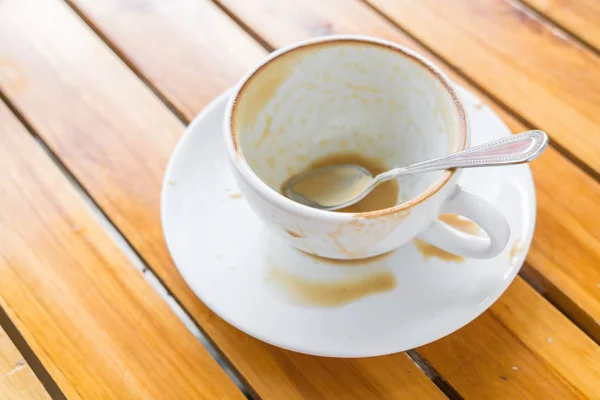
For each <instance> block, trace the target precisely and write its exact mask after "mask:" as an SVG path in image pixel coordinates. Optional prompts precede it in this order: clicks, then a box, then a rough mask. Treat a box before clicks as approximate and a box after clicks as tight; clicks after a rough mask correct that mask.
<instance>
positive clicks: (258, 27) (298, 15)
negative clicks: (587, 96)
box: [75, 1, 597, 394]
mask: <svg viewBox="0 0 600 400" xmlns="http://www.w3.org/2000/svg"><path fill="white" fill-rule="evenodd" d="M321 3H322V4H319V3H317V2H313V3H311V2H303V3H302V4H300V3H294V4H290V3H289V2H288V3H285V2H284V3H279V4H280V5H279V6H277V5H274V4H273V3H269V5H268V7H267V6H265V7H263V8H258V10H257V11H256V12H257V15H258V16H262V17H261V19H258V20H252V18H244V16H243V15H242V14H239V13H237V12H238V11H239V9H238V8H236V7H241V6H240V4H242V5H244V4H246V5H248V4H247V3H244V2H238V3H235V4H232V3H227V2H225V3H223V4H224V5H225V6H226V7H227V6H229V7H231V6H232V5H235V6H236V7H231V8H230V11H231V12H232V13H233V14H235V15H236V16H237V17H240V18H241V19H242V21H243V22H244V23H245V24H247V25H249V26H250V27H251V28H252V29H253V30H255V31H256V32H257V33H258V34H259V35H260V36H261V37H262V38H263V39H264V40H265V41H267V42H270V43H272V44H273V45H274V46H279V45H282V44H284V43H288V42H289V41H291V40H296V39H302V38H305V37H308V36H310V35H312V34H315V33H322V32H324V30H328V31H329V32H331V31H335V30H336V29H339V30H338V31H339V32H359V33H369V34H374V35H378V36H383V37H388V38H390V39H392V40H396V41H399V40H398V38H401V37H400V35H399V33H398V32H397V30H395V29H394V28H393V27H391V26H390V25H389V24H386V23H385V21H383V20H382V19H380V18H375V17H373V15H374V14H373V13H370V14H365V13H367V11H368V8H367V7H364V6H362V7H361V8H360V9H359V8H357V7H358V6H352V4H359V3H353V2H345V3H344V4H343V6H342V5H341V3H340V2H338V3H335V2H333V3H332V2H326V3H323V2H321ZM75 4H76V5H78V6H80V7H81V10H82V12H83V13H84V14H85V15H86V17H87V18H88V19H89V20H90V21H91V22H92V23H93V24H94V25H95V26H97V28H98V29H99V30H100V31H101V32H103V34H104V35H106V36H107V37H108V38H109V39H110V41H111V42H112V43H113V44H114V45H115V46H116V47H118V48H119V49H120V51H122V53H123V54H126V55H128V56H130V57H131V59H132V60H137V62H135V61H134V64H135V65H136V67H138V68H139V69H140V70H141V71H142V72H143V73H144V75H145V76H156V77H160V79H159V80H158V81H153V84H154V86H156V87H158V88H173V89H172V90H173V91H174V92H173V93H180V95H178V96H181V93H185V87H184V86H185V80H183V79H180V78H179V76H178V75H177V73H176V71H177V69H178V68H181V66H173V65H172V63H170V62H168V59H167V58H165V57H159V58H160V59H161V60H163V61H162V62H154V63H152V64H150V63H148V64H144V63H143V61H142V62H140V60H143V59H142V57H143V55H144V54H145V53H147V52H148V50H149V48H148V47H147V45H146V44H145V43H144V42H139V41H132V40H131V39H130V38H129V29H130V27H127V26H123V25H122V24H116V23H115V21H117V20H118V14H119V13H121V12H123V8H124V7H123V5H124V4H125V8H126V9H127V5H128V4H130V3H128V2H122V1H120V2H117V1H112V2H103V3H102V4H98V3H94V2H85V1H83V2H75ZM203 4H205V3H202V2H196V3H195V6H196V7H202V5H203ZM207 4H209V5H207V6H206V7H209V8H208V9H210V10H213V11H214V9H213V8H212V6H211V5H210V3H207ZM257 4H259V3H256V2H254V3H253V4H252V5H248V8H252V9H255V8H254V6H256V5H257ZM172 7H174V8H177V7H176V6H172ZM328 7H329V8H328ZM353 7H354V8H353ZM353 9H356V10H358V11H357V12H356V13H350V12H349V11H348V10H353ZM279 10H284V11H285V10H288V11H287V14H285V15H281V14H278V11H279ZM134 11H135V10H133V11H132V10H130V9H128V11H127V12H128V13H129V14H128V21H130V22H131V21H135V18H134V17H136V18H146V19H148V18H152V19H153V21H154V23H153V26H157V25H160V24H166V25H167V26H170V25H172V24H175V21H173V19H172V18H171V17H169V18H161V13H163V14H164V13H167V14H168V15H181V11H180V10H173V9H171V10H170V11H166V10H164V9H163V10H161V13H158V12H157V13H154V12H150V13H149V12H148V10H145V12H144V13H143V14H141V15H140V13H137V12H134ZM334 12H335V14H334ZM148 14H151V16H149V15H148ZM349 15H351V16H352V18H350V17H349ZM368 15H371V17H368ZM269 21H280V23H281V24H283V22H281V21H286V22H285V24H284V25H285V26H286V27H287V28H288V29H287V30H284V31H282V30H280V29H282V27H280V26H279V25H278V23H276V22H273V23H270V22H269ZM298 21H301V22H298ZM333 21H335V22H333ZM340 24H341V25H342V26H343V28H340ZM344 24H345V25H344ZM133 25H135V24H133ZM382 26H383V27H384V28H381V27H382ZM173 29H174V28H168V27H165V28H161V30H160V31H161V32H162V33H164V32H169V31H172V30H173ZM195 29H196V30H195V31H193V32H189V34H187V35H185V34H179V35H174V36H171V37H170V38H169V43H170V46H171V49H170V50H169V51H175V50H173V48H177V47H179V46H181V48H183V49H185V48H186V47H187V45H186V43H187V42H188V41H189V40H190V39H189V37H193V36H194V35H195V34H199V33H198V31H197V29H198V28H197V27H195ZM290 32H291V33H290ZM298 32H300V34H298ZM307 32H308V33H307ZM294 35H295V36H294ZM292 36H293V37H292ZM152 37H153V34H150V33H149V34H148V35H147V36H146V38H147V39H149V41H151V38H152ZM180 37H183V38H184V39H183V40H180V39H179V38H180ZM236 40H237V39H236ZM245 40H247V38H246V39H245ZM278 40H279V41H278ZM180 42H181V44H180ZM232 47H236V46H233V45H232ZM156 51H159V50H156ZM195 62H197V61H195ZM205 62H207V61H202V62H200V63H197V64H193V65H186V66H185V68H186V69H192V70H196V71H202V70H203V68H204V67H203V65H204V63H205ZM167 81H168V82H167ZM178 82H179V83H178ZM232 84H233V82H232ZM178 85H182V87H180V88H177V86H178ZM166 97H168V98H173V97H175V95H174V94H167V95H166ZM182 101H183V102H185V100H182ZM186 115H187V113H186ZM553 154H554V158H552V159H551V161H550V162H555V161H556V160H557V161H558V162H559V163H562V165H564V166H565V167H566V168H571V169H575V170H576V168H575V167H574V166H572V165H571V164H570V163H568V161H566V160H564V159H563V158H562V157H561V156H560V155H558V154H557V153H555V152H554V153H553ZM166 272H168V271H166ZM165 281H166V280H165ZM519 291H523V293H524V295H531V294H535V293H534V292H533V290H532V289H531V288H529V287H528V286H526V285H524V284H522V283H521V286H520V289H519ZM175 292H176V293H178V294H179V292H177V291H175ZM515 296H516V295H515ZM515 296H513V297H512V298H511V299H509V300H512V301H515ZM188 304H189V303H186V305H188ZM536 304H538V307H541V308H542V309H543V310H553V308H552V307H551V306H550V305H548V304H547V303H546V302H545V301H544V300H543V299H539V302H538V303H536ZM188 306H189V305H188ZM532 307H533V305H532ZM533 309H534V308H532V310H533ZM195 315H196V314H195ZM550 315H554V314H550ZM200 321H201V322H203V321H202V320H200ZM492 324H493V325H499V322H497V321H496V322H493V323H492ZM554 326H558V327H561V328H562V329H566V330H567V331H571V333H572V335H571V336H573V337H575V338H576V339H577V342H578V343H581V344H582V347H583V348H585V349H586V351H588V352H589V353H590V354H591V356H590V359H591V360H594V357H597V353H595V352H594V351H595V350H594V349H595V346H594V344H593V343H592V342H591V341H590V340H589V339H588V338H586V337H585V336H584V335H583V334H582V333H581V332H580V331H578V330H577V329H576V328H574V327H573V326H572V325H571V324H570V322H569V321H568V320H566V319H565V318H564V317H562V316H560V315H558V314H557V321H556V323H555V324H554ZM467 329H468V328H467ZM513 329H514V332H512V333H510V334H512V335H516V336H517V337H519V335H520V334H522V335H525V334H526V332H527V331H528V329H529V327H528V326H527V325H526V324H525V325H523V326H521V327H519V326H517V327H514V328H513ZM557 329H558V328H557ZM499 331H501V332H505V333H504V334H506V335H509V333H506V332H510V330H506V329H504V330H501V329H499ZM552 332H554V331H552ZM209 333H210V334H213V330H212V329H209ZM479 334H481V333H479ZM218 335H219V336H224V335H223V333H222V332H219V333H218ZM508 342H509V343H513V342H514V341H510V340H508ZM217 343H218V344H219V345H221V346H224V347H226V348H227V347H228V346H230V345H229V344H228V343H225V342H224V341H222V340H221V341H220V340H219V339H217ZM440 346H443V343H442V345H440ZM481 347H484V344H480V345H479V346H478V347H476V348H474V349H473V350H472V353H471V354H473V355H475V354H478V353H481V352H483V354H484V355H486V352H485V351H483V350H482V349H481ZM532 347H533V348H532V349H529V348H528V347H527V346H524V347H523V348H524V350H523V352H521V353H519V356H518V358H515V359H514V360H513V361H515V362H518V361H523V362H524V363H527V364H529V363H531V362H532V361H530V360H534V361H533V365H534V367H533V370H535V371H538V373H539V374H540V375H541V376H546V375H547V379H548V380H549V381H550V382H551V383H552V384H556V385H557V388H559V389H557V390H561V389H560V388H562V389H564V390H566V391H567V392H568V391H569V390H570V389H569V388H571V386H570V384H568V383H564V380H565V378H564V377H562V376H561V375H560V374H559V375H556V374H554V373H553V372H552V371H553V364H554V363H555V360H556V356H557V355H562V356H564V357H566V358H567V359H568V360H569V363H571V362H576V361H577V360H578V357H579V353H577V352H570V353H569V352H566V353H564V354H562V353H561V352H556V353H555V352H554V350H553V349H552V348H548V347H547V346H545V345H543V343H539V342H533V343H532ZM226 353H227V354H228V355H229V356H230V358H231V359H232V360H233V362H234V364H236V363H242V364H241V365H244V363H245V362H246V361H245V360H240V359H239V358H240V355H246V356H247V355H249V351H248V349H246V352H245V353H236V352H232V351H229V352H227V351H226ZM432 353H434V355H433V356H432V357H439V359H437V360H438V364H439V365H441V366H443V365H446V364H450V363H451V361H452V360H453V358H452V357H450V355H446V354H444V353H443V352H439V353H440V354H442V355H440V356H437V355H435V354H436V353H438V352H432ZM538 354H541V356H542V358H541V359H542V360H543V361H540V360H538V359H537V357H538ZM534 355H535V356H534ZM487 356H488V357H490V358H493V357H495V355H494V354H493V353H491V352H490V353H489V354H487ZM466 357H468V354H467V355H466ZM481 357H482V358H484V357H483V356H481ZM307 359H309V358H307ZM546 360H549V361H546ZM430 361H431V360H430ZM546 363H548V364H546ZM340 364H341V363H340ZM538 364H539V365H538ZM236 365H237V364H236ZM584 365H585V366H584V367H583V370H584V371H586V374H584V375H585V377H586V378H589V377H594V376H595V375H594V373H593V370H592V372H589V362H588V363H585V364H584ZM261 367H262V366H257V365H254V366H251V365H247V366H246V365H244V366H243V367H242V368H240V367H239V365H238V368H240V370H241V372H242V373H243V374H244V375H245V376H246V377H247V378H248V375H247V374H248V372H246V371H247V370H248V369H252V368H254V369H255V370H258V369H259V368H261ZM558 367H559V371H560V373H561V374H565V376H567V377H568V380H569V381H572V382H575V384H577V385H579V384H580V383H581V382H580V381H579V378H578V376H577V375H576V374H574V373H573V374H572V373H571V370H569V369H568V368H561V367H560V366H558ZM489 371H490V374H488V375H489V377H490V380H489V381H486V385H484V386H485V387H496V381H495V380H498V379H500V380H501V378H500V374H501V373H500V369H498V367H497V366H494V368H490V369H489ZM494 379H495V380H494ZM249 380H250V383H252V384H254V386H255V389H256V382H258V381H257V378H251V379H249ZM525 383H526V380H523V381H516V382H515V383H514V384H513V385H514V387H515V388H519V385H521V384H525ZM584 383H585V381H584ZM552 384H550V386H542V387H539V388H536V389H535V390H539V391H540V392H535V390H534V392H533V393H537V394H540V393H544V391H545V390H551V389H552ZM265 386H266V385H265ZM463 386H464V384H461V389H463V393H466V394H470V393H471V392H470V390H473V388H468V387H466V386H465V387H463ZM583 386H584V389H585V390H587V392H588V393H589V390H590V388H589V387H585V385H583ZM263 387H264V386H260V390H259V393H262V392H261V390H265V389H263ZM501 389H502V387H501V386H498V387H497V388H496V390H501ZM532 390H533V389H532ZM497 393H498V392H497ZM573 393H578V392H577V390H573Z"/></svg>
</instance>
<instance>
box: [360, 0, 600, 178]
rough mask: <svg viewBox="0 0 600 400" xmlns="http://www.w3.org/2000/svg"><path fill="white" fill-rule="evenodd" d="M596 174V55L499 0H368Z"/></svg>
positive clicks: (599, 119)
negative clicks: (450, 0)
mask: <svg viewBox="0 0 600 400" xmlns="http://www.w3.org/2000/svg"><path fill="white" fill-rule="evenodd" d="M368 2H369V3H371V4H373V5H374V6H375V7H378V8H379V9H380V10H382V11H383V12H385V13H386V14H387V15H388V16H389V17H390V18H391V19H393V20H394V21H395V22H396V23H398V24H399V25H400V26H401V27H402V28H403V29H406V30H407V31H408V32H410V34H411V35H413V36H414V37H416V38H417V40H419V41H421V42H423V43H425V44H427V46H429V47H430V48H431V49H433V51H435V52H437V53H438V54H440V55H441V57H443V58H444V59H445V60H446V61H447V62H448V63H450V64H451V65H453V66H454V67H455V68H458V69H460V70H461V71H463V72H465V73H466V74H467V75H469V77H470V78H472V79H473V80H474V81H476V82H477V84H479V85H480V86H481V87H482V88H484V89H485V90H487V91H489V93H491V94H493V95H494V96H495V97H496V98H497V99H499V100H500V101H502V102H503V103H505V104H506V105H507V106H508V107H510V108H511V109H512V110H515V111H516V112H517V113H518V114H520V115H522V116H523V117H524V118H525V119H526V120H528V121H530V122H531V123H532V124H534V125H536V126H538V127H539V128H540V129H543V130H545V131H547V132H548V134H549V135H550V136H551V138H552V139H553V140H554V141H555V142H556V143H558V144H560V146H562V147H563V148H565V149H567V150H568V151H569V152H571V153H572V154H573V155H574V156H576V157H577V158H579V159H580V160H581V161H582V162H584V163H585V164H587V165H588V166H589V167H590V168H592V169H593V170H595V171H596V172H598V173H600V140H598V135H597V132H598V131H599V130H600V113H599V112H598V104H599V103H600V57H598V56H597V55H596V54H593V53H591V52H590V51H589V50H587V49H585V48H583V47H582V46H578V45H576V44H574V43H573V42H571V41H570V40H569V39H568V38H567V37H566V36H565V35H563V34H561V32H560V31H558V30H557V29H549V28H548V27H547V26H545V25H544V24H543V23H542V22H540V21H539V20H537V19H535V18H532V15H531V14H528V13H526V12H524V11H523V10H522V9H520V8H517V7H515V6H514V5H513V2H509V1H506V0H481V1H471V0H457V1H452V2H448V1H446V0H409V1H393V0H392V1H389V0H368Z"/></svg>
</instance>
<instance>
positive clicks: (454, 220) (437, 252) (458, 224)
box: [413, 214, 481, 262]
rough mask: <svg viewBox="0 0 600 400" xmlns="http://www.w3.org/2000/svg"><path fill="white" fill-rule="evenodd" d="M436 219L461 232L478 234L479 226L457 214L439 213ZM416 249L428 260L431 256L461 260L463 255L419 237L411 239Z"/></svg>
mask: <svg viewBox="0 0 600 400" xmlns="http://www.w3.org/2000/svg"><path fill="white" fill-rule="evenodd" d="M438 219H439V220H440V221H441V222H444V223H446V224H448V225H450V226H452V227H453V228H455V229H458V230H459V231H461V232H464V233H467V234H469V235H473V236H479V234H480V232H481V228H480V227H479V225H477V224H476V223H475V222H473V221H471V220H470V219H468V218H465V217H463V216H462V215H458V214H440V215H439V217H438ZM413 242H414V244H415V246H417V250H419V252H420V253H421V254H422V255H423V258H425V260H429V259H430V258H431V257H436V258H439V259H440V260H443V261H453V262H463V261H464V260H465V258H464V257H461V256H457V255H456V254H452V253H449V252H447V251H445V250H442V249H439V248H437V247H435V246H433V245H431V244H429V243H427V242H425V241H423V240H421V239H414V240H413Z"/></svg>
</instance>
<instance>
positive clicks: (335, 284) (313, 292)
mask: <svg viewBox="0 0 600 400" xmlns="http://www.w3.org/2000/svg"><path fill="white" fill-rule="evenodd" d="M268 277H269V279H270V280H271V281H272V282H273V283H275V284H277V285H278V286H280V287H281V288H282V289H284V290H285V291H286V292H287V293H288V294H289V295H290V296H291V299H292V300H293V301H294V302H295V303H298V304H302V305H309V306H320V307H341V306H343V305H346V304H348V303H351V302H353V301H356V300H358V299H361V298H363V297H366V296H370V295H373V294H376V293H384V292H389V291H391V290H393V289H394V288H395V287H396V276H395V275H394V274H393V273H392V272H391V271H389V270H383V271H378V272H372V273H369V274H366V275H363V276H359V277H352V278H345V279H342V280H338V281H331V282H327V281H322V280H312V279H307V278H303V277H300V276H297V275H294V274H292V273H290V272H288V271H285V270H283V269H280V268H273V269H271V271H270V273H269V276H268Z"/></svg>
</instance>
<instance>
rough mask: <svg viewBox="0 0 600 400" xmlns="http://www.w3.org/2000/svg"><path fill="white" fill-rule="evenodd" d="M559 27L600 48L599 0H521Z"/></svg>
mask: <svg viewBox="0 0 600 400" xmlns="http://www.w3.org/2000/svg"><path fill="white" fill-rule="evenodd" d="M521 1H523V2H524V3H526V4H528V5H529V6H530V7H532V8H534V9H535V10H536V11H538V12H539V13H541V14H544V15H545V16H546V17H548V18H550V19H551V20H553V21H555V22H556V23H558V24H559V25H561V27H564V28H566V29H567V30H568V31H570V32H571V33H573V34H574V35H575V36H577V37H579V38H580V39H581V40H583V41H586V42H587V43H589V44H590V45H592V46H594V47H595V48H596V49H600V24H599V23H598V21H600V2H598V0H569V1H565V0H521Z"/></svg>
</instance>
